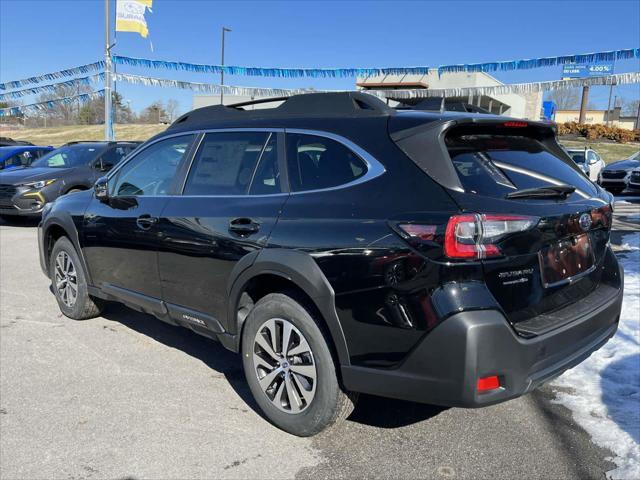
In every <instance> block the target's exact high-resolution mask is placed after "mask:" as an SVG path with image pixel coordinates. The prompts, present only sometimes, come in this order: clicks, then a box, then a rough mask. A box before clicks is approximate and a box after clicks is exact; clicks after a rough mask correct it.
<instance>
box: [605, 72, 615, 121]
mask: <svg viewBox="0 0 640 480" xmlns="http://www.w3.org/2000/svg"><path fill="white" fill-rule="evenodd" d="M615 84H616V83H615V81H612V82H611V85H609V102H608V103H607V124H606V125H607V127H608V126H609V124H610V123H611V94H613V86H614V85H615Z"/></svg>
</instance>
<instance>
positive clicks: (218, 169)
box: [184, 132, 280, 195]
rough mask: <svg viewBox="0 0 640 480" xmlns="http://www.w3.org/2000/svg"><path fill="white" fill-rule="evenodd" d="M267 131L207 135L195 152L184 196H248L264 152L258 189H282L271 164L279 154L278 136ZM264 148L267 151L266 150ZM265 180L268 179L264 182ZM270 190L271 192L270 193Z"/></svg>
mask: <svg viewBox="0 0 640 480" xmlns="http://www.w3.org/2000/svg"><path fill="white" fill-rule="evenodd" d="M270 136H271V134H269V133H268V132H225V133H208V134H207V135H205V137H204V139H203V140H202V143H201V145H200V148H199V149H198V152H197V154H196V158H195V159H194V162H193V165H192V167H191V171H190V172H189V176H188V178H187V182H186V184H185V187H184V195H246V194H247V192H248V191H249V185H250V183H251V179H252V178H254V176H257V175H256V174H257V173H258V172H257V171H256V167H257V165H258V161H259V160H260V159H261V155H263V156H264V160H265V162H266V163H265V164H262V165H261V167H262V166H263V165H264V168H261V169H260V172H259V174H260V177H261V179H260V180H257V182H258V183H259V182H260V181H262V185H261V186H258V184H256V189H255V190H256V191H258V190H265V189H268V190H269V189H270V190H271V191H272V192H273V191H276V190H277V191H279V190H280V189H279V181H278V182H277V183H273V182H274V181H276V180H277V178H276V177H275V176H274V174H273V173H272V172H271V171H270V169H269V167H268V162H269V159H271V160H273V159H274V158H275V157H277V152H276V148H275V135H274V136H273V137H274V139H273V142H272V141H270V142H269V144H268V145H267V146H266V147H265V143H266V142H267V140H268V139H269V138H270ZM263 150H264V152H263ZM265 182H267V183H266V184H265ZM268 193H271V192H268Z"/></svg>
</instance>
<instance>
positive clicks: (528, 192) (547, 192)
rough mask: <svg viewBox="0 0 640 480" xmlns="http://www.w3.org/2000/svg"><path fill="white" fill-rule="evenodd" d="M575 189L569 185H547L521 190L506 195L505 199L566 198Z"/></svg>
mask: <svg viewBox="0 0 640 480" xmlns="http://www.w3.org/2000/svg"><path fill="white" fill-rule="evenodd" d="M575 191H576V187H572V186H571V185H548V186H546V187H537V188H523V189H522V190H516V191H515V192H511V193H507V195H506V198H567V197H568V196H569V195H571V194H572V193H573V192H575Z"/></svg>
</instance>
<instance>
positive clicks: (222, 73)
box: [220, 27, 231, 105]
mask: <svg viewBox="0 0 640 480" xmlns="http://www.w3.org/2000/svg"><path fill="white" fill-rule="evenodd" d="M230 31H231V29H230V28H227V27H222V55H221V57H222V58H221V62H220V64H221V65H222V66H223V67H224V34H225V33H226V32H230ZM223 85H224V70H221V71H220V105H224V92H223V90H222V86H223Z"/></svg>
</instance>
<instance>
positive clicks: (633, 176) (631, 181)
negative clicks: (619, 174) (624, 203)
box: [627, 167, 640, 191]
mask: <svg viewBox="0 0 640 480" xmlns="http://www.w3.org/2000/svg"><path fill="white" fill-rule="evenodd" d="M627 188H628V189H629V190H635V191H637V190H640V167H636V168H634V169H633V170H631V172H630V173H629V177H628V178H627Z"/></svg>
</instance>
